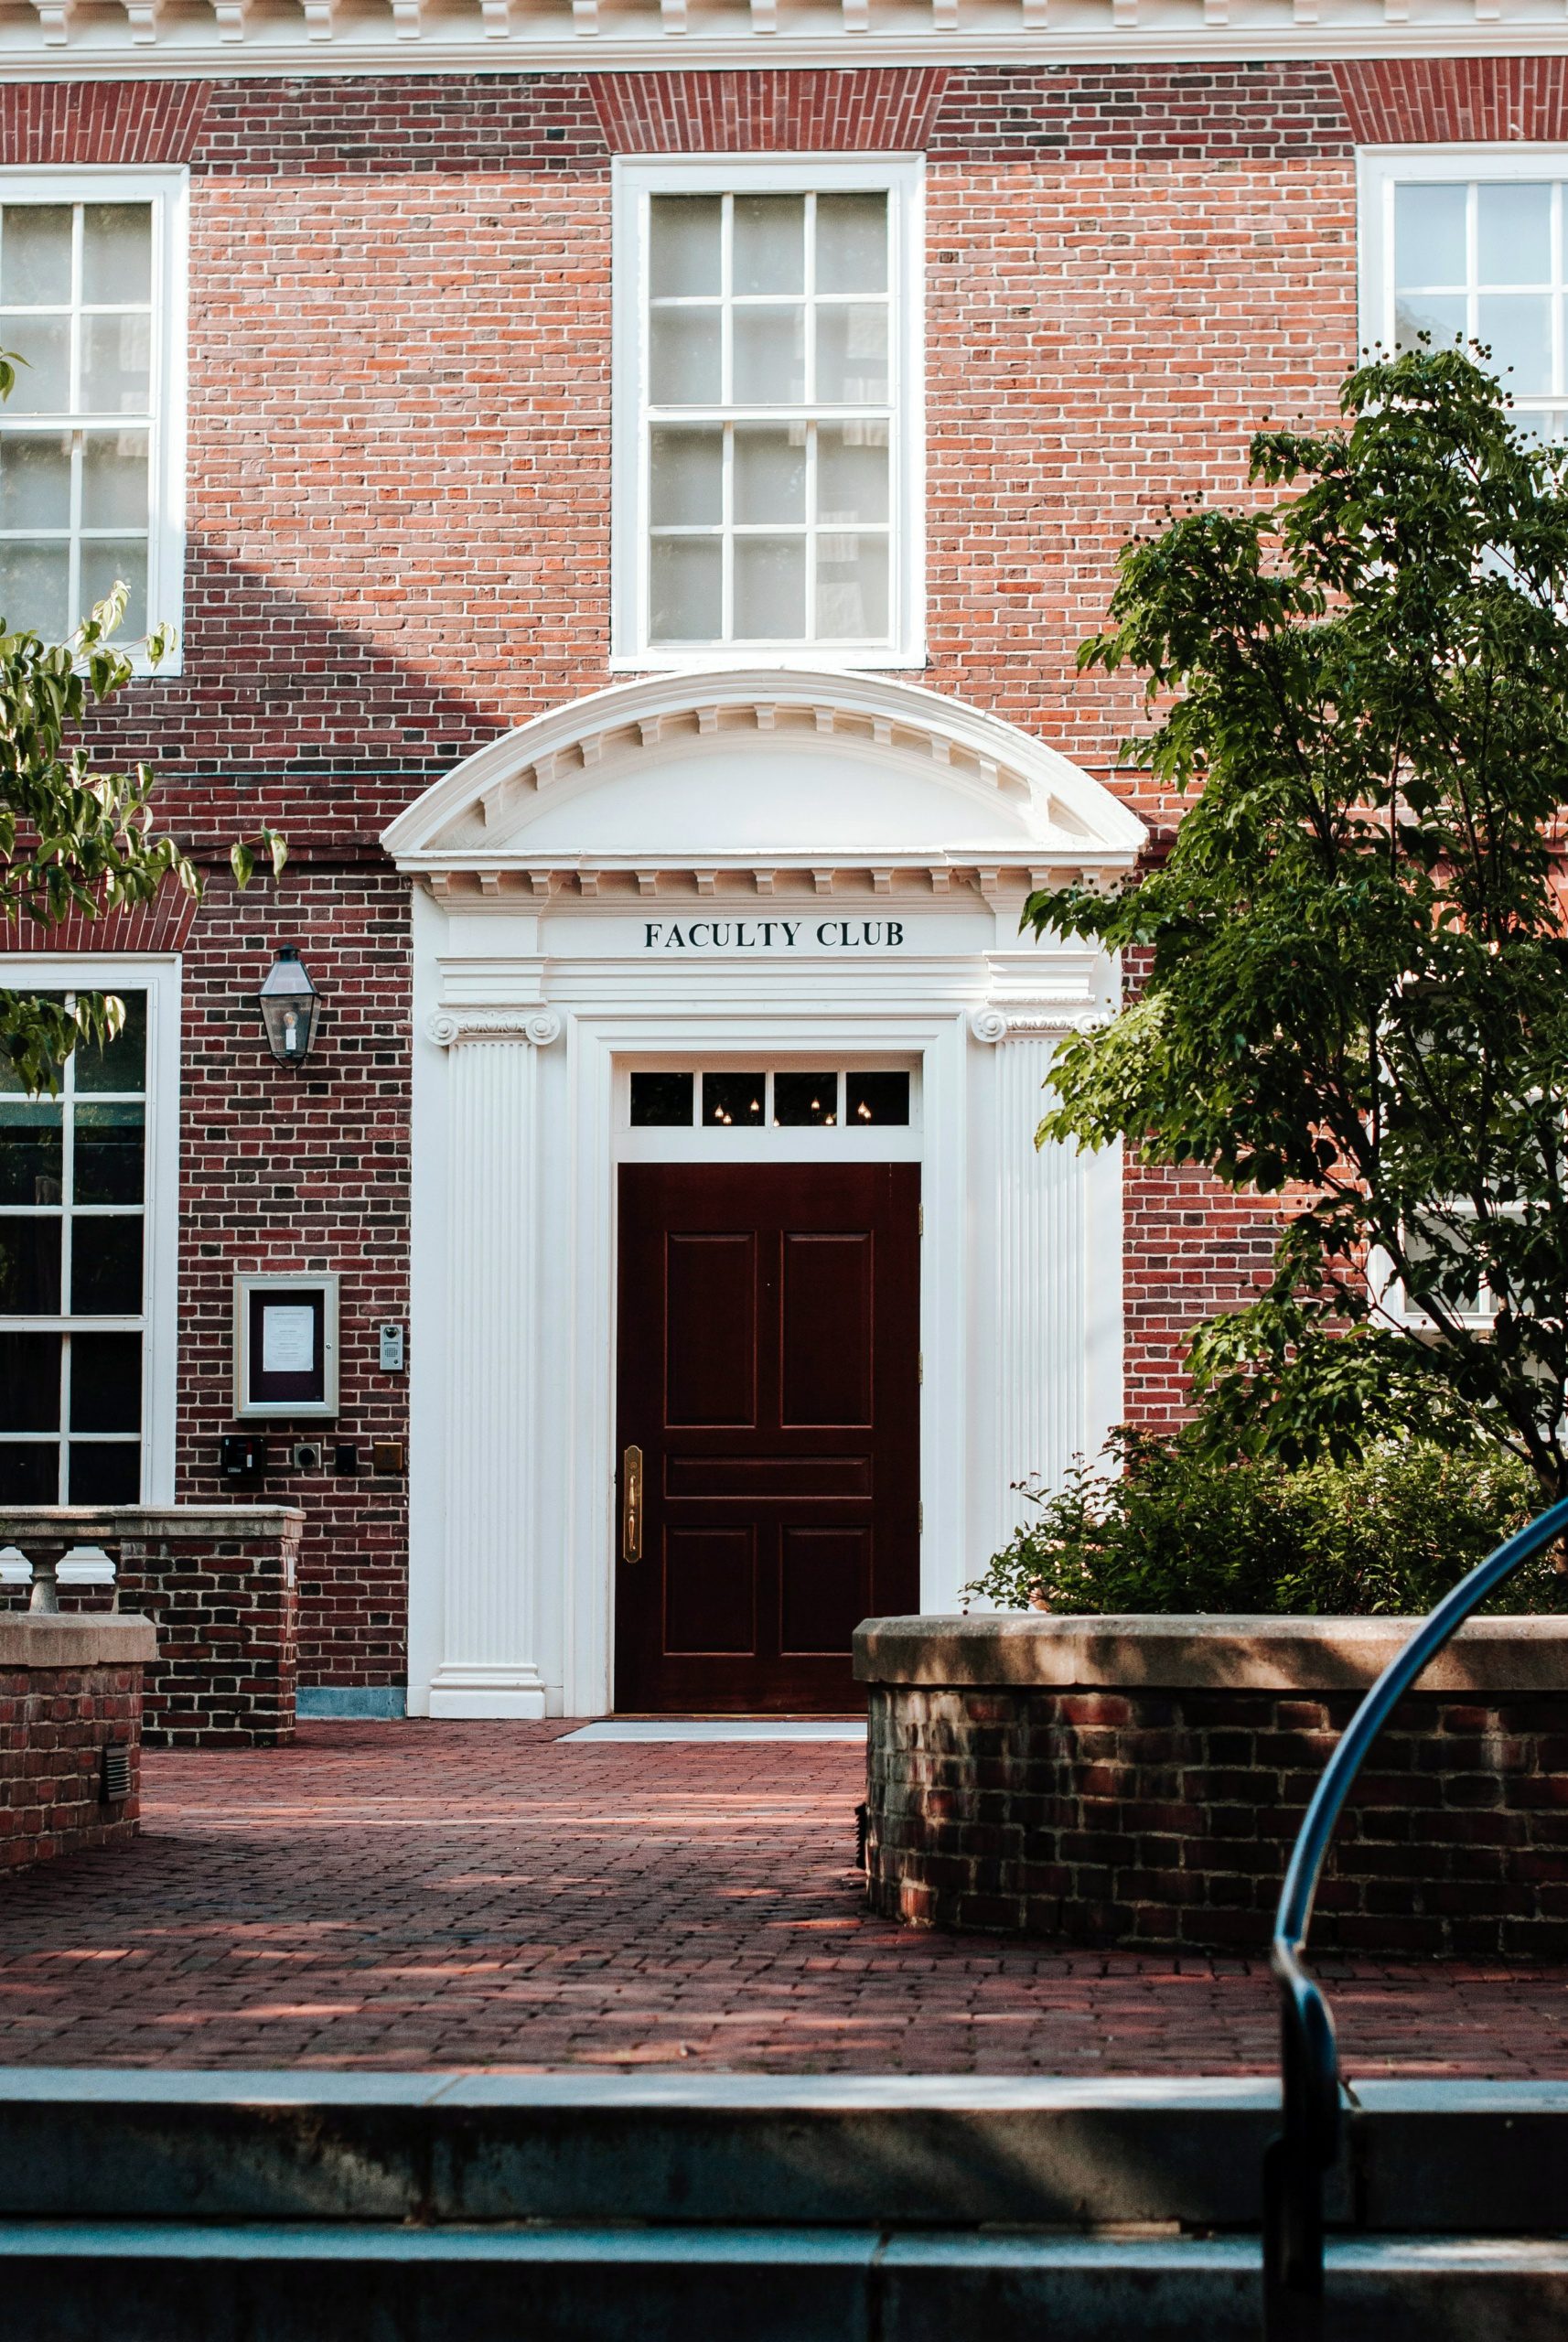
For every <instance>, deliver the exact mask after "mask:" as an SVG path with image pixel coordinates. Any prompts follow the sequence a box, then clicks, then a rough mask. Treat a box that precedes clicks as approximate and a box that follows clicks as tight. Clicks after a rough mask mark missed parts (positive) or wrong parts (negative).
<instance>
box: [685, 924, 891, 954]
mask: <svg viewBox="0 0 1568 2342" xmlns="http://www.w3.org/2000/svg"><path fill="white" fill-rule="evenodd" d="M642 938H643V950H644V951H800V950H802V949H804V950H807V951H811V950H819V951H899V950H901V949H902V947H903V942H904V922H903V920H902V919H689V920H685V921H682V920H680V919H648V920H646V921H645V922H644V925H643V930H642Z"/></svg>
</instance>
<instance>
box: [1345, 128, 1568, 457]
mask: <svg viewBox="0 0 1568 2342" xmlns="http://www.w3.org/2000/svg"><path fill="white" fill-rule="evenodd" d="M1359 168H1360V181H1361V204H1360V214H1361V272H1360V275H1361V319H1360V324H1361V338H1362V340H1363V342H1364V343H1366V344H1367V345H1369V346H1370V345H1375V344H1380V345H1381V346H1382V347H1383V348H1384V349H1394V348H1395V347H1396V344H1398V342H1399V335H1398V298H1399V295H1401V294H1402V293H1403V294H1407V295H1423V296H1425V297H1427V298H1428V299H1433V300H1436V301H1439V302H1442V303H1444V305H1446V306H1447V307H1448V308H1449V309H1450V310H1451V311H1455V310H1456V309H1457V308H1458V307H1459V306H1462V310H1463V317H1462V322H1461V319H1460V317H1458V316H1457V315H1455V317H1454V330H1455V331H1462V332H1463V335H1464V338H1465V339H1466V342H1468V341H1471V340H1478V341H1483V342H1491V343H1494V345H1495V339H1496V335H1497V325H1496V323H1495V322H1493V321H1488V319H1487V316H1486V314H1485V312H1484V309H1483V304H1484V303H1487V302H1490V301H1493V300H1497V299H1503V300H1507V299H1509V298H1510V297H1518V296H1521V295H1523V296H1534V297H1540V298H1542V299H1544V300H1545V302H1546V304H1547V351H1548V360H1549V371H1550V381H1548V382H1546V383H1544V384H1542V383H1540V382H1536V383H1533V384H1530V383H1526V382H1525V381H1524V380H1523V378H1521V377H1519V376H1517V374H1514V373H1510V372H1509V371H1505V370H1506V368H1507V364H1508V360H1507V355H1506V351H1502V352H1499V379H1500V380H1501V381H1502V384H1503V387H1504V389H1505V390H1506V391H1507V392H1508V394H1509V398H1510V399H1511V401H1512V403H1513V406H1514V411H1515V413H1516V414H1517V415H1518V416H1519V418H1520V421H1521V422H1529V421H1530V420H1531V419H1539V420H1540V422H1541V425H1542V426H1543V427H1544V428H1545V429H1546V430H1547V431H1548V432H1549V433H1550V434H1551V435H1553V436H1565V437H1568V148H1564V147H1562V146H1546V145H1517V146H1509V147H1507V148H1493V147H1487V146H1458V147H1455V146H1444V147H1441V148H1423V147H1402V148H1396V149H1390V150H1378V149H1370V150H1364V151H1363V153H1362V155H1361V156H1360V163H1359ZM1508 186H1515V187H1518V186H1541V187H1545V188H1547V189H1548V190H1549V196H1548V254H1549V266H1548V273H1547V274H1545V275H1541V274H1531V275H1530V276H1529V277H1517V278H1515V277H1509V278H1505V277H1502V276H1498V275H1493V274H1484V273H1483V269H1482V263H1481V253H1480V227H1481V221H1480V191H1481V189H1482V188H1493V187H1496V188H1501V187H1508ZM1423 187H1431V188H1464V190H1465V221H1464V252H1463V270H1462V273H1452V274H1449V275H1448V276H1446V277H1445V278H1444V279H1443V280H1442V281H1441V282H1439V280H1437V279H1435V278H1433V277H1431V276H1430V275H1426V274H1423V275H1422V276H1421V277H1419V278H1417V277H1414V276H1411V277H1408V278H1405V277H1404V275H1403V272H1402V268H1401V255H1400V246H1399V233H1398V225H1399V223H1398V212H1399V198H1400V193H1401V190H1402V189H1408V188H1423ZM1450 340H1451V335H1446V334H1444V332H1443V331H1441V330H1434V334H1433V342H1434V347H1438V348H1441V347H1444V344H1445V342H1446V341H1450ZM1400 346H1404V345H1400Z"/></svg>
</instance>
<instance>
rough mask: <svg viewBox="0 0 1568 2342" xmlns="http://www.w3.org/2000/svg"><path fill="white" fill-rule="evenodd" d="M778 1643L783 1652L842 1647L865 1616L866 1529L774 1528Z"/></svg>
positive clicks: (867, 1590)
mask: <svg viewBox="0 0 1568 2342" xmlns="http://www.w3.org/2000/svg"><path fill="white" fill-rule="evenodd" d="M870 1594H871V1531H870V1530H869V1529H789V1528H786V1529H784V1530H783V1531H781V1532H780V1547H779V1649H781V1650H782V1651H783V1652H784V1653H785V1654H786V1655H787V1656H789V1657H790V1658H794V1657H799V1656H803V1655H804V1654H805V1653H807V1652H809V1651H810V1652H817V1653H821V1654H822V1656H824V1657H830V1656H831V1655H832V1653H833V1652H834V1651H842V1650H843V1648H844V1645H845V1643H846V1642H847V1641H848V1640H849V1638H850V1637H851V1636H852V1635H853V1634H854V1630H855V1628H857V1627H858V1626H859V1624H860V1622H861V1620H862V1619H863V1618H865V1617H869V1615H870V1613H869V1609H868V1602H869V1598H870Z"/></svg>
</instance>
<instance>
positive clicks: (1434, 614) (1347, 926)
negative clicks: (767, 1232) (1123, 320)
mask: <svg viewBox="0 0 1568 2342" xmlns="http://www.w3.org/2000/svg"><path fill="white" fill-rule="evenodd" d="M1342 403H1343V409H1344V413H1345V415H1346V418H1347V427H1346V428H1345V429H1344V430H1341V431H1338V432H1329V433H1317V434H1313V433H1299V432H1292V431H1280V430H1272V431H1268V432H1264V433H1261V434H1260V435H1258V437H1257V438H1256V439H1255V440H1254V442H1253V445H1252V463H1251V476H1252V479H1253V481H1254V483H1255V484H1256V485H1258V486H1260V487H1262V488H1265V489H1276V488H1287V489H1290V490H1291V493H1290V494H1289V495H1288V496H1287V497H1285V498H1284V499H1283V500H1281V501H1278V502H1275V503H1273V504H1272V505H1267V506H1262V507H1260V508H1256V509H1252V510H1191V511H1187V512H1185V513H1183V514H1182V515H1180V516H1179V517H1177V518H1176V519H1173V520H1172V521H1170V522H1169V523H1168V525H1167V526H1166V527H1165V529H1163V530H1162V531H1161V532H1159V533H1158V534H1157V535H1155V536H1153V537H1150V538H1146V539H1144V540H1141V541H1138V542H1136V543H1133V544H1132V545H1130V546H1128V547H1127V548H1126V550H1125V551H1124V553H1123V554H1122V562H1121V568H1120V575H1119V579H1118V584H1117V587H1116V591H1115V594H1114V596H1113V597H1112V610H1111V620H1112V623H1111V625H1110V626H1109V627H1108V628H1107V629H1106V630H1105V632H1104V633H1103V634H1102V635H1101V636H1100V637H1098V638H1096V639H1095V640H1094V641H1092V642H1091V643H1089V644H1087V645H1086V646H1085V648H1084V650H1083V652H1082V653H1081V654H1080V660H1081V662H1082V663H1083V664H1085V665H1093V666H1102V667H1106V668H1113V667H1116V666H1118V665H1120V664H1124V663H1132V664H1134V665H1137V666H1139V667H1141V668H1142V669H1143V670H1144V672H1145V674H1146V675H1147V677H1148V682H1149V694H1150V704H1151V709H1152V713H1153V716H1154V721H1153V722H1152V724H1151V727H1150V729H1149V730H1148V731H1147V732H1146V733H1145V734H1144V735H1142V736H1140V737H1139V738H1138V739H1137V740H1135V741H1133V742H1132V743H1130V744H1128V747H1127V749H1126V751H1125V753H1126V755H1127V756H1128V757H1130V759H1131V760H1132V761H1133V763H1134V764H1137V765H1140V766H1142V767H1143V768H1145V769H1146V770H1148V771H1149V772H1150V773H1152V774H1153V775H1154V776H1155V778H1156V779H1158V780H1159V781H1160V782H1161V783H1162V784H1163V785H1165V786H1167V787H1170V788H1173V789H1176V790H1187V791H1189V792H1190V793H1191V796H1192V802H1191V803H1190V805H1189V807H1188V810H1187V813H1186V815H1185V817H1184V819H1183V821H1182V823H1181V825H1180V829H1179V832H1178V834H1177V838H1176V844H1175V846H1174V847H1173V849H1172V851H1171V853H1170V854H1169V856H1168V858H1167V860H1166V861H1165V863H1164V865H1161V866H1160V867H1158V868H1155V869H1154V870H1152V871H1150V872H1149V873H1148V874H1147V875H1146V876H1144V878H1143V880H1142V883H1141V884H1139V885H1136V886H1132V887H1129V888H1126V889H1124V890H1123V891H1122V892H1121V893H1120V894H1118V895H1114V896H1112V897H1102V896H1100V895H1098V894H1090V893H1089V892H1088V891H1087V890H1082V889H1076V890H1075V889H1069V890H1065V891H1063V892H1060V893H1057V894H1044V895H1040V896H1036V897H1034V898H1032V900H1031V902H1030V904H1029V906H1028V908H1027V912H1026V921H1028V922H1032V923H1033V924H1034V925H1035V926H1036V929H1041V928H1046V927H1053V928H1057V929H1061V930H1062V931H1064V932H1067V933H1069V934H1074V935H1079V936H1082V937H1086V938H1089V939H1092V940H1096V941H1098V942H1100V943H1101V944H1102V945H1103V946H1104V947H1105V948H1107V949H1108V950H1112V951H1138V952H1140V953H1141V954H1142V955H1143V964H1144V967H1145V968H1146V971H1147V972H1146V974H1145V975H1144V979H1143V983H1142V989H1141V991H1140V992H1139V993H1138V994H1137V995H1136V996H1135V998H1134V999H1133V1003H1132V1004H1131V1005H1130V1006H1129V1007H1128V1008H1127V1009H1126V1010H1124V1011H1123V1012H1122V1015H1120V1016H1119V1017H1118V1018H1117V1019H1115V1020H1114V1021H1113V1022H1112V1025H1111V1026H1109V1027H1107V1028H1106V1029H1105V1030H1103V1031H1101V1032H1100V1033H1096V1034H1091V1035H1086V1036H1083V1037H1077V1038H1074V1039H1072V1040H1070V1041H1069V1042H1068V1043H1067V1044H1065V1045H1064V1047H1063V1048H1062V1049H1061V1050H1060V1052H1059V1053H1058V1058H1057V1061H1056V1066H1055V1069H1054V1074H1053V1086H1054V1090H1055V1099H1054V1101H1053V1103H1052V1105H1051V1108H1050V1111H1049V1112H1048V1113H1047V1116H1046V1119H1045V1121H1044V1123H1042V1125H1041V1136H1042V1137H1046V1138H1053V1139H1066V1140H1072V1141H1077V1142H1078V1143H1079V1144H1092V1145H1102V1144H1106V1143H1107V1142H1108V1141H1109V1140H1111V1139H1112V1138H1113V1137H1116V1136H1124V1137H1125V1138H1126V1139H1127V1140H1128V1141H1129V1142H1130V1143H1131V1144H1133V1146H1134V1147H1135V1148H1136V1149H1137V1150H1138V1151H1139V1153H1140V1154H1141V1155H1143V1156H1144V1159H1146V1160H1149V1161H1153V1162H1158V1163H1167V1164H1173V1165H1174V1164H1196V1165H1200V1166H1204V1167H1205V1168H1207V1169H1208V1170H1209V1171H1210V1172H1211V1173H1212V1174H1213V1175H1214V1176H1216V1177H1217V1178H1218V1179H1219V1180H1220V1181H1222V1182H1223V1183H1224V1184H1225V1185H1227V1186H1228V1187H1232V1188H1235V1189H1238V1190H1242V1191H1251V1192H1252V1193H1255V1194H1257V1195H1259V1196H1267V1197H1278V1198H1280V1213H1281V1220H1280V1226H1281V1229H1282V1234H1281V1238H1280V1241H1279V1245H1278V1249H1277V1252H1276V1257H1275V1261H1274V1266H1273V1277H1272V1280H1271V1284H1270V1286H1269V1288H1268V1291H1267V1292H1266V1293H1265V1294H1264V1295H1262V1296H1261V1297H1260V1299H1259V1301H1258V1303H1257V1304H1256V1305H1254V1307H1253V1308H1251V1309H1250V1310H1248V1311H1246V1312H1243V1313H1241V1315H1240V1316H1239V1317H1236V1318H1234V1319H1230V1320H1226V1321H1222V1322H1221V1323H1220V1324H1219V1325H1218V1326H1215V1327H1205V1328H1200V1329H1199V1330H1198V1333H1197V1338H1195V1342H1194V1348H1193V1364H1194V1367H1195V1370H1196V1371H1197V1377H1198V1380H1199V1384H1200V1387H1201V1388H1202V1390H1203V1391H1205V1393H1206V1394H1207V1401H1206V1403H1207V1407H1208V1420H1209V1421H1210V1422H1211V1423H1213V1424H1214V1425H1216V1426H1217V1427H1218V1429H1217V1435H1221V1436H1223V1437H1225V1438H1228V1439H1230V1441H1231V1442H1232V1443H1236V1442H1240V1443H1241V1444H1243V1445H1249V1446H1251V1447H1252V1448H1254V1449H1256V1448H1259V1447H1260V1446H1261V1448H1262V1450H1263V1451H1264V1452H1268V1453H1273V1454H1276V1455H1283V1456H1293V1457H1298V1458H1300V1457H1305V1456H1311V1455H1314V1454H1326V1455H1337V1456H1343V1455H1348V1454H1350V1453H1352V1452H1354V1450H1355V1448H1356V1446H1357V1445H1358V1443H1359V1442H1361V1441H1364V1440H1365V1439H1366V1437H1367V1436H1368V1435H1369V1433H1370V1432H1371V1431H1372V1430H1375V1429H1376V1428H1377V1427H1378V1425H1379V1424H1380V1423H1387V1422H1389V1421H1391V1420H1394V1419H1397V1420H1400V1421H1402V1422H1406V1423H1411V1424H1412V1425H1413V1424H1418V1423H1423V1422H1432V1421H1436V1420H1438V1419H1442V1420H1444V1421H1447V1422H1452V1421H1455V1420H1457V1419H1460V1418H1462V1419H1463V1420H1464V1422H1465V1423H1467V1424H1468V1425H1469V1426H1470V1427H1471V1428H1472V1430H1475V1429H1484V1430H1485V1431H1486V1433H1487V1435H1488V1436H1490V1437H1493V1438H1495V1439H1498V1440H1500V1441H1502V1442H1503V1443H1504V1445H1508V1446H1509V1448H1510V1449H1511V1450H1512V1451H1513V1452H1514V1453H1515V1454H1516V1455H1518V1456H1521V1457H1524V1458H1526V1459H1528V1461H1529V1463H1530V1466H1531V1467H1532V1468H1533V1469H1534V1470H1535V1471H1536V1473H1537V1474H1538V1476H1539V1477H1540V1478H1541V1482H1542V1484H1543V1485H1544V1486H1545V1487H1546V1488H1548V1489H1549V1490H1551V1491H1552V1493H1554V1494H1555V1493H1558V1492H1560V1490H1561V1489H1562V1488H1563V1487H1565V1486H1568V1449H1565V1447H1564V1444H1563V1416H1564V1413H1565V1410H1568V1190H1565V1186H1564V1180H1565V1166H1568V1148H1565V1144H1564V1141H1565V1135H1568V1120H1565V1109H1568V986H1565V985H1564V983H1563V976H1564V972H1565V967H1568V936H1565V932H1564V922H1563V903H1562V897H1561V895H1560V892H1559V886H1558V874H1559V867H1560V863H1559V842H1560V839H1561V836H1562V824H1563V812H1564V807H1565V804H1568V615H1565V614H1568V494H1565V492H1564V484H1563V483H1564V473H1565V468H1568V451H1564V450H1563V449H1555V450H1553V449H1543V448H1540V447H1536V446H1531V445H1530V444H1529V443H1527V442H1526V441H1524V440H1523V439H1521V438H1520V436H1519V435H1517V434H1516V433H1515V431H1514V430H1513V428H1512V425H1511V424H1510V422H1509V414H1508V411H1507V408H1506V406H1505V404H1504V402H1503V399H1502V396H1501V393H1500V392H1498V387H1497V385H1496V383H1495V382H1494V381H1492V380H1491V378H1490V377H1489V376H1488V375H1487V374H1486V373H1484V372H1483V371H1481V369H1480V368H1478V367H1477V366H1476V365H1475V364H1474V363H1472V362H1471V360H1468V359H1467V358H1466V357H1465V356H1464V355H1462V354H1461V353H1460V352H1458V351H1454V350H1448V351H1443V352H1440V353H1431V352H1425V351H1418V352H1415V353H1412V354H1410V355H1406V356H1403V357H1401V358H1399V359H1397V360H1380V361H1378V362H1377V363H1374V364H1370V365H1368V366H1365V367H1363V368H1361V369H1359V370H1358V371H1357V372H1356V373H1355V374H1354V375H1352V376H1351V377H1350V379H1349V381H1348V382H1347V383H1346V385H1345V389H1344V393H1343V402H1342ZM1369 1269H1370V1270H1371V1272H1372V1274H1371V1279H1370V1282H1369ZM1488 1294H1489V1296H1490V1297H1489V1300H1487V1301H1486V1302H1485V1304H1484V1306H1479V1307H1478V1306H1477V1295H1488ZM1412 1314H1413V1317H1414V1322H1413V1323H1412V1322H1411V1319H1412ZM1346 1327H1360V1328H1361V1331H1360V1333H1359V1335H1358V1336H1357V1337H1356V1338H1352V1339H1349V1340H1347V1339H1345V1338H1344V1329H1345V1328H1346Z"/></svg>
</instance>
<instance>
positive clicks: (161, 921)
mask: <svg viewBox="0 0 1568 2342" xmlns="http://www.w3.org/2000/svg"><path fill="white" fill-rule="evenodd" d="M195 917H196V905H195V904H194V903H193V902H192V901H191V898H190V897H189V896H188V894H187V893H186V892H185V890H184V888H183V887H181V886H172V885H166V886H164V887H163V889H162V890H161V892H160V893H159V895H158V897H157V898H156V901H154V902H151V903H133V904H131V905H130V906H129V907H128V908H125V909H124V910H117V911H107V912H105V913H104V915H103V917H102V919H92V918H91V917H90V916H89V915H88V913H87V912H86V911H72V912H70V915H69V916H68V917H67V918H66V919H62V920H61V921H60V923H59V926H58V927H45V926H43V925H41V924H40V922H39V921H38V920H37V919H27V918H21V919H17V920H16V924H15V925H14V926H8V927H6V928H5V929H3V930H0V984H3V983H5V956H6V954H7V953H9V952H13V951H50V952H54V953H57V954H59V953H70V954H73V955H74V954H76V953H79V952H83V951H87V952H92V953H94V954H97V955H100V956H102V954H104V953H106V952H118V951H184V949H185V947H186V944H187V942H188V940H189V937H190V929H191V922H192V921H193V919H195Z"/></svg>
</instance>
